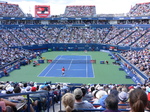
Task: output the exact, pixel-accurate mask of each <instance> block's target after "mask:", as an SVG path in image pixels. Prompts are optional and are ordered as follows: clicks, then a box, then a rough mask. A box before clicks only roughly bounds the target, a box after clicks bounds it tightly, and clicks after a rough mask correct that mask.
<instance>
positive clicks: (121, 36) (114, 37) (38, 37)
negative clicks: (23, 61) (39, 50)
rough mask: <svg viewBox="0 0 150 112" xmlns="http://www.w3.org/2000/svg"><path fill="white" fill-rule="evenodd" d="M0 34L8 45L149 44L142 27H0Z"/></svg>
mask: <svg viewBox="0 0 150 112" xmlns="http://www.w3.org/2000/svg"><path fill="white" fill-rule="evenodd" d="M0 34H1V39H2V40H3V42H4V44H6V45H7V46H9V47H14V46H22V45H35V44H36V45H38V44H47V43H104V44H112V45H121V46H133V47H146V46H148V45H149V38H148V37H149V29H143V28H120V29H119V28H115V27H113V28H96V29H92V28H63V29H62V28H44V27H40V28H9V29H1V30H0ZM141 40H142V41H141Z"/></svg>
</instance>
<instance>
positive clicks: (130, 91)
mask: <svg viewBox="0 0 150 112" xmlns="http://www.w3.org/2000/svg"><path fill="white" fill-rule="evenodd" d="M71 90H72V86H71V85H69V84H67V83H57V84H51V83H50V82H44V83H36V82H32V81H30V82H24V83H23V82H12V81H7V82H3V81H1V82H0V94H1V95H5V94H14V93H28V92H34V93H35V92H38V91H43V92H44V91H47V92H49V93H50V94H51V95H54V97H53V98H52V99H50V100H51V101H52V100H53V101H54V102H53V103H54V104H59V103H60V101H62V103H63V105H64V108H63V109H62V110H65V111H66V112H72V111H73V110H79V109H80V110H81V111H82V109H95V111H96V109H102V110H104V112H109V111H108V110H109V109H111V110H113V111H115V112H116V111H117V110H118V109H125V110H128V111H132V112H138V111H139V110H141V111H140V112H145V111H144V110H149V109H150V108H149V107H150V105H149V102H150V99H149V95H150V94H149V93H150V83H146V84H145V85H141V84H136V85H120V84H88V85H86V84H83V85H81V86H80V87H79V86H78V88H75V89H73V90H72V91H71ZM110 95H112V96H110ZM61 96H62V100H61ZM47 97H48V96H47V94H46V93H35V94H30V99H31V104H30V111H31V112H32V111H34V109H35V108H34V107H35V106H36V107H37V106H38V107H39V108H38V109H39V111H41V110H45V109H47V106H46V105H45V104H47V105H52V104H53V103H52V102H49V103H48V102H46V101H47V100H46V98H47ZM35 98H36V99H35ZM112 98H114V99H113V100H112ZM37 99H38V100H37ZM110 99H111V100H110ZM6 100H7V101H6ZM139 100H140V102H139ZM13 101H16V102H17V105H18V106H15V107H14V105H10V104H11V103H12V102H13ZM0 102H1V103H0V106H1V107H2V109H4V110H6V109H7V108H8V107H9V109H12V110H13V109H17V110H24V109H26V108H27V107H26V106H27V99H26V97H25V95H24V96H15V97H13V96H12V97H9V98H8V99H4V98H1V99H0ZM8 102H9V103H8ZM20 102H23V103H20ZM112 102H113V104H111V103H112ZM138 102H139V103H140V105H138V104H137V103H138ZM109 103H110V105H111V106H110V105H108V104H109ZM143 103H144V104H143ZM133 105H134V106H133ZM109 106H110V107H109ZM132 106H133V107H132ZM135 107H136V108H135ZM134 109H135V110H136V109H137V110H138V111H135V110H134ZM62 110H60V112H61V111H62ZM6 112H10V111H6ZM79 112H80V111H79ZM117 112H120V111H117Z"/></svg>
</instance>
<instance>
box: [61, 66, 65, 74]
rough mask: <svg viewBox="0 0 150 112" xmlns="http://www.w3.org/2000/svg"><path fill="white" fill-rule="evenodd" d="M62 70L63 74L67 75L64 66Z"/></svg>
mask: <svg viewBox="0 0 150 112" xmlns="http://www.w3.org/2000/svg"><path fill="white" fill-rule="evenodd" d="M61 71H62V76H64V75H65V68H64V67H62V69H61Z"/></svg>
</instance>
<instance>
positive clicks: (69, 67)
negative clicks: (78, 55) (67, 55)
mask: <svg viewBox="0 0 150 112" xmlns="http://www.w3.org/2000/svg"><path fill="white" fill-rule="evenodd" d="M72 61H73V59H71V62H70V64H69V67H68V70H69V69H70V67H71V64H72Z"/></svg>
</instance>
